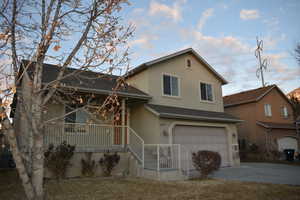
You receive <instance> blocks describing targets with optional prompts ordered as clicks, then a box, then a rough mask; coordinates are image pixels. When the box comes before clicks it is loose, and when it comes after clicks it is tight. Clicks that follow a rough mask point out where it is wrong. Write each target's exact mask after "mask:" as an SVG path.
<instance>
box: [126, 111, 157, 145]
mask: <svg viewBox="0 0 300 200" xmlns="http://www.w3.org/2000/svg"><path fill="white" fill-rule="evenodd" d="M130 110H131V113H130V126H131V128H132V129H133V130H135V131H136V132H137V134H138V135H139V136H141V137H142V138H143V140H144V141H145V144H159V143H160V141H159V140H160V138H159V133H160V130H159V118H158V117H157V116H155V115H154V114H153V113H151V112H150V111H148V110H146V108H145V107H144V105H138V106H135V107H133V108H131V109H130Z"/></svg>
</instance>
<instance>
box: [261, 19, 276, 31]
mask: <svg viewBox="0 0 300 200" xmlns="http://www.w3.org/2000/svg"><path fill="white" fill-rule="evenodd" d="M263 23H264V24H266V25H267V27H268V29H271V30H272V32H274V31H278V30H279V19H278V18H277V17H272V18H270V19H264V20H263Z"/></svg>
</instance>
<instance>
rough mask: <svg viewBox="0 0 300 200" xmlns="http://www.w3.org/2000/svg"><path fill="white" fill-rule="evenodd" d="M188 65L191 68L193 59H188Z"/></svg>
mask: <svg viewBox="0 0 300 200" xmlns="http://www.w3.org/2000/svg"><path fill="white" fill-rule="evenodd" d="M186 66H187V67H188V68H190V67H191V66H192V61H191V60H190V59H187V60H186Z"/></svg>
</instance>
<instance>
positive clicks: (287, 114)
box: [281, 106, 289, 118]
mask: <svg viewBox="0 0 300 200" xmlns="http://www.w3.org/2000/svg"><path fill="white" fill-rule="evenodd" d="M281 116H282V117H284V118H288V117H289V113H288V109H287V107H286V106H282V107H281Z"/></svg>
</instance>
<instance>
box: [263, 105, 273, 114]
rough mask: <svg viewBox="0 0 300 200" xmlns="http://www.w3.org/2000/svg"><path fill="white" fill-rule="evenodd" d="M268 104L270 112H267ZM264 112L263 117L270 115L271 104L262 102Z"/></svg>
mask: <svg viewBox="0 0 300 200" xmlns="http://www.w3.org/2000/svg"><path fill="white" fill-rule="evenodd" d="M268 106H269V107H270V113H268ZM266 111H267V112H266ZM264 113H265V117H272V106H271V104H269V103H265V104H264ZM269 114H270V115H269Z"/></svg>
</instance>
